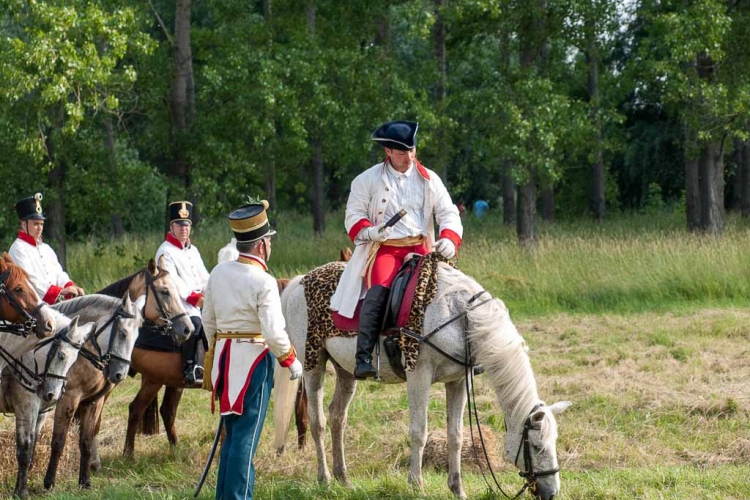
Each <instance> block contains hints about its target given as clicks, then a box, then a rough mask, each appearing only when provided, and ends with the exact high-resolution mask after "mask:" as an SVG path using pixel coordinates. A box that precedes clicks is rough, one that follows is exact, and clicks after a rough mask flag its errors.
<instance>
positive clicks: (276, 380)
mask: <svg viewBox="0 0 750 500" xmlns="http://www.w3.org/2000/svg"><path fill="white" fill-rule="evenodd" d="M298 384H299V379H297V380H289V370H278V369H277V370H276V371H274V374H273V398H274V401H273V422H274V438H273V448H274V449H275V450H276V453H277V454H279V455H281V454H282V453H284V451H285V450H286V436H287V434H289V426H290V424H291V421H292V414H293V413H294V402H295V400H296V398H297V386H298Z"/></svg>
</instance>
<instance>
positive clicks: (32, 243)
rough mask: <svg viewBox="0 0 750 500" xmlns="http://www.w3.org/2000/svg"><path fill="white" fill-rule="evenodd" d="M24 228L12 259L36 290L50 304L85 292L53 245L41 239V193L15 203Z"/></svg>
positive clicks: (42, 224)
mask: <svg viewBox="0 0 750 500" xmlns="http://www.w3.org/2000/svg"><path fill="white" fill-rule="evenodd" d="M15 208H16V213H17V214H18V218H19V219H20V220H21V229H20V230H19V231H18V236H17V237H16V240H15V241H14V242H13V244H12V245H11V246H10V251H9V252H8V253H9V254H10V257H11V259H13V262H15V263H16V264H17V265H18V266H20V267H21V268H22V269H23V270H24V271H26V273H27V274H28V275H29V279H30V280H31V284H32V285H33V286H34V289H36V293H37V294H38V295H39V296H40V297H42V300H43V301H45V302H46V303H48V304H54V303H55V302H58V301H60V300H65V299H72V298H73V297H80V296H82V295H84V292H83V288H81V287H80V286H78V285H76V284H75V283H73V280H71V279H70V276H68V273H66V272H65V270H63V268H62V266H61V265H60V262H59V261H58V260H57V254H56V253H55V251H54V250H52V247H50V246H49V245H48V244H46V243H44V242H43V241H42V231H43V230H44V220H45V219H44V214H43V213H42V194H41V193H36V194H35V195H34V196H30V197H28V198H24V199H23V200H20V201H19V202H18V203H16V205H15Z"/></svg>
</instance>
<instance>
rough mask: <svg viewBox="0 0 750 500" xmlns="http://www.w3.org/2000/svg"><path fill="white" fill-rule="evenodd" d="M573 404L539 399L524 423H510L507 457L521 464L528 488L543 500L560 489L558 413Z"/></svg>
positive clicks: (550, 497)
mask: <svg viewBox="0 0 750 500" xmlns="http://www.w3.org/2000/svg"><path fill="white" fill-rule="evenodd" d="M570 405H571V403H570V402H569V401H561V402H559V403H555V404H553V405H551V406H547V405H545V404H544V402H539V403H537V404H536V405H535V406H534V408H533V409H532V410H531V412H530V413H529V415H528V416H527V417H526V418H525V419H524V420H523V422H522V425H520V426H518V425H514V426H513V428H511V426H510V425H509V426H508V430H507V431H506V433H505V458H506V459H507V460H508V461H509V462H511V463H513V464H515V466H516V467H518V469H519V470H520V471H521V472H520V474H521V477H523V478H525V479H526V485H527V486H528V488H529V491H530V492H531V493H532V494H533V495H534V496H535V497H537V498H541V499H542V500H553V499H554V498H555V497H556V496H557V494H558V492H559V491H560V467H559V465H558V462H557V421H556V420H555V415H556V414H560V413H562V412H563V411H565V410H566V409H567V408H568V407H569V406H570Z"/></svg>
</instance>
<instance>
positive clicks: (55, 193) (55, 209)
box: [44, 130, 68, 269]
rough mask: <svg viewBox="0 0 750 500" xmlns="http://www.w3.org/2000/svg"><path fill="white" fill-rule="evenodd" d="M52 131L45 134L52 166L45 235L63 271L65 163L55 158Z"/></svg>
mask: <svg viewBox="0 0 750 500" xmlns="http://www.w3.org/2000/svg"><path fill="white" fill-rule="evenodd" d="M52 134H53V130H49V131H48V132H47V138H46V140H45V142H46V145H47V158H48V160H49V161H50V163H51V164H52V165H54V166H53V167H52V170H50V171H49V173H48V174H47V186H48V187H49V188H50V191H51V194H52V196H48V197H47V198H46V200H47V203H46V207H45V212H47V213H46V217H47V221H46V224H45V228H44V229H45V231H44V232H45V233H46V235H48V236H49V238H50V239H51V240H52V241H53V242H54V246H55V253H57V260H59V261H60V265H61V266H62V267H63V269H67V268H68V265H67V263H68V245H67V241H66V238H65V176H66V173H67V172H66V170H67V168H66V165H65V162H62V161H60V160H59V159H58V158H57V151H56V147H55V146H56V144H55V140H54V139H53V138H52Z"/></svg>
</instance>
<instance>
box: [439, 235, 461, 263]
mask: <svg viewBox="0 0 750 500" xmlns="http://www.w3.org/2000/svg"><path fill="white" fill-rule="evenodd" d="M435 251H436V252H437V253H439V254H440V255H442V256H443V257H445V258H446V259H452V258H453V257H455V256H456V245H454V244H453V242H452V241H451V240H449V239H448V238H440V239H439V240H437V242H435Z"/></svg>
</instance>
